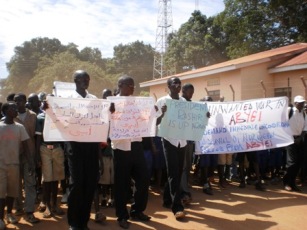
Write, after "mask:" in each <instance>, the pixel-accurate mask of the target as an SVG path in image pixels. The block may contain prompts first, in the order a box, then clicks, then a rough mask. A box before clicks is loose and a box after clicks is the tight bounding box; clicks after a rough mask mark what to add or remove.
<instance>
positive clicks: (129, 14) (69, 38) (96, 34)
mask: <svg viewBox="0 0 307 230" xmlns="http://www.w3.org/2000/svg"><path fill="white" fill-rule="evenodd" d="M159 2H160V1H159V0H0V5H1V8H0V78H6V77H7V75H8V73H7V70H6V64H5V63H7V62H9V61H10V59H11V57H12V56H13V55H14V48H15V47H16V46H21V45H22V44H23V43H24V42H25V41H30V40H31V39H33V38H37V37H42V38H43V37H48V38H50V39H53V38H57V39H59V40H60V41H61V43H62V44H63V45H67V44H68V43H74V44H76V45H77V46H78V49H79V50H81V49H83V48H84V47H91V48H98V49H99V50H100V51H101V53H102V57H103V58H106V57H113V47H114V46H117V45H119V44H123V45H126V44H129V43H132V42H135V41H137V40H139V41H143V42H144V44H150V45H151V46H152V47H155V39H156V30H157V21H158V9H159ZM171 6H172V19H173V31H176V30H178V29H179V28H180V26H181V25H182V24H183V23H185V22H187V21H188V19H189V18H190V17H191V13H192V12H193V11H194V10H195V9H197V10H200V11H201V12H202V14H205V15H206V16H207V17H210V16H214V15H216V14H218V13H220V12H221V11H223V10H224V3H223V0H173V1H172V3H171Z"/></svg>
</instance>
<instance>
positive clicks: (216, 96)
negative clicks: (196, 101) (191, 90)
mask: <svg viewBox="0 0 307 230" xmlns="http://www.w3.org/2000/svg"><path fill="white" fill-rule="evenodd" d="M208 96H210V97H212V99H213V101H219V100H220V90H211V91H208Z"/></svg>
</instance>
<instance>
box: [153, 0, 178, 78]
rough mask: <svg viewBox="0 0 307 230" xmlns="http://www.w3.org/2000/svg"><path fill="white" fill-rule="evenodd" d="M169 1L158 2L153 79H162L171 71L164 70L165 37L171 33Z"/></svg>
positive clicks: (170, 6) (171, 22)
mask: <svg viewBox="0 0 307 230" xmlns="http://www.w3.org/2000/svg"><path fill="white" fill-rule="evenodd" d="M172 28H173V19H172V3H171V0H159V12H158V27H157V31H156V44H155V56H154V67H153V79H156V78H162V77H165V76H167V75H169V73H170V72H171V71H168V70H166V66H165V63H164V56H165V52H166V50H167V46H168V44H167V37H168V35H169V32H170V33H171V32H173V31H172V30H173V29H172Z"/></svg>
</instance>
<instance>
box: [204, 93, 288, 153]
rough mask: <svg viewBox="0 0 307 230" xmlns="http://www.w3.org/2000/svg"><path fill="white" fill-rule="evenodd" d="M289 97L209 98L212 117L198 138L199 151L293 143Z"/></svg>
mask: <svg viewBox="0 0 307 230" xmlns="http://www.w3.org/2000/svg"><path fill="white" fill-rule="evenodd" d="M287 107H288V98H287V97H276V98H265V99H257V100H248V101H236V102H208V108H209V112H210V114H211V117H210V119H209V123H208V126H207V128H206V130H205V132H204V135H203V138H202V140H201V141H200V149H201V153H206V154H208V153H214V154H216V153H234V152H247V151H257V150H264V149H271V148H278V147H283V146H287V145H289V144H292V143H293V137H292V132H291V130H290V126H289V123H288V114H287Z"/></svg>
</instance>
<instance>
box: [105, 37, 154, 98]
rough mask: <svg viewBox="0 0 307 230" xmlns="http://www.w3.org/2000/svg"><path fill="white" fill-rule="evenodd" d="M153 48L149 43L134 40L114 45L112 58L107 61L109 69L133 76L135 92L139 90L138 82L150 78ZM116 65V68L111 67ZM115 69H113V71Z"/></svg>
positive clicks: (118, 73)
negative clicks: (125, 43)
mask: <svg viewBox="0 0 307 230" xmlns="http://www.w3.org/2000/svg"><path fill="white" fill-rule="evenodd" d="M153 59H154V49H153V48H152V47H151V45H145V44H144V43H143V42H140V41H136V42H133V43H130V44H127V45H122V44H120V45H118V46H115V47H114V58H113V60H112V61H111V62H109V65H108V67H109V68H110V69H109V70H110V71H112V72H113V73H114V72H116V73H117V75H121V74H127V75H129V76H131V77H133V78H134V81H135V85H136V86H137V88H136V92H135V94H136V95H137V94H138V93H139V92H140V89H139V88H138V84H139V83H140V82H143V81H147V80H151V79H152V71H153ZM112 66H113V67H115V66H116V69H114V68H112ZM114 70H115V71H114Z"/></svg>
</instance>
